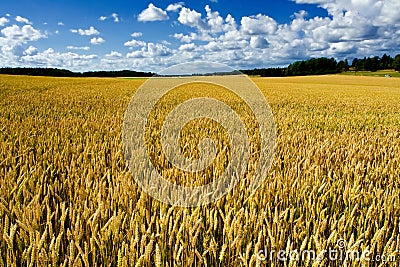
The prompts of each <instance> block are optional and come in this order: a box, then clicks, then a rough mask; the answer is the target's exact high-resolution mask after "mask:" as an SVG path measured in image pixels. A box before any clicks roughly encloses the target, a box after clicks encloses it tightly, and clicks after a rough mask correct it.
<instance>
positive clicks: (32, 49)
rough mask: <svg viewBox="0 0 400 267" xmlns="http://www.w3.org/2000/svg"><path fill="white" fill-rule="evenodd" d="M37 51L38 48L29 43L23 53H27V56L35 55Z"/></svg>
mask: <svg viewBox="0 0 400 267" xmlns="http://www.w3.org/2000/svg"><path fill="white" fill-rule="evenodd" d="M37 53H38V50H37V48H36V47H34V46H32V45H30V46H29V47H28V48H27V49H26V50H25V51H24V55H28V56H33V55H36V54H37Z"/></svg>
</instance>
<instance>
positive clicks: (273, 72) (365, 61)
mask: <svg viewBox="0 0 400 267" xmlns="http://www.w3.org/2000/svg"><path fill="white" fill-rule="evenodd" d="M384 69H394V70H396V71H400V54H399V55H397V56H395V57H394V58H392V57H391V56H390V55H386V54H384V55H383V56H382V57H378V56H375V57H368V58H367V57H364V58H362V59H359V58H355V59H353V61H352V63H351V65H350V64H349V62H348V61H347V59H345V60H341V61H339V62H337V61H336V60H335V59H334V58H326V57H321V58H312V59H308V60H303V61H296V62H294V63H292V64H290V65H289V66H287V67H284V68H261V69H252V70H241V72H242V73H244V74H247V75H254V76H261V77H284V76H303V75H324V74H334V73H340V72H344V71H355V72H357V71H378V70H384ZM0 74H11V75H30V76H54V77H152V76H154V75H156V74H155V73H151V72H137V71H131V70H121V71H89V72H72V71H70V70H65V69H57V68H0Z"/></svg>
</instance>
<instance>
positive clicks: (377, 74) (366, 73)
mask: <svg viewBox="0 0 400 267" xmlns="http://www.w3.org/2000/svg"><path fill="white" fill-rule="evenodd" d="M340 75H351V76H372V77H385V75H390V76H392V77H397V78H398V77H400V72H398V71H394V70H378V71H357V72H355V71H348V72H342V73H340Z"/></svg>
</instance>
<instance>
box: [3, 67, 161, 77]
mask: <svg viewBox="0 0 400 267" xmlns="http://www.w3.org/2000/svg"><path fill="white" fill-rule="evenodd" d="M0 74H10V75H30V76H53V77H151V76H153V75H154V74H153V73H151V72H137V71H132V70H120V71H88V72H72V71H70V70H65V69H56V68H0Z"/></svg>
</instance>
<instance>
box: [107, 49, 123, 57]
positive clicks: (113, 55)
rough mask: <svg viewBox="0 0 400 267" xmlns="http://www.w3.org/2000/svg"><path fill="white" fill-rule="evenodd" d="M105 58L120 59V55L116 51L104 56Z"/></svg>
mask: <svg viewBox="0 0 400 267" xmlns="http://www.w3.org/2000/svg"><path fill="white" fill-rule="evenodd" d="M105 57H106V58H121V57H122V54H121V53H120V52H117V51H111V52H110V53H109V54H106V55H105Z"/></svg>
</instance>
